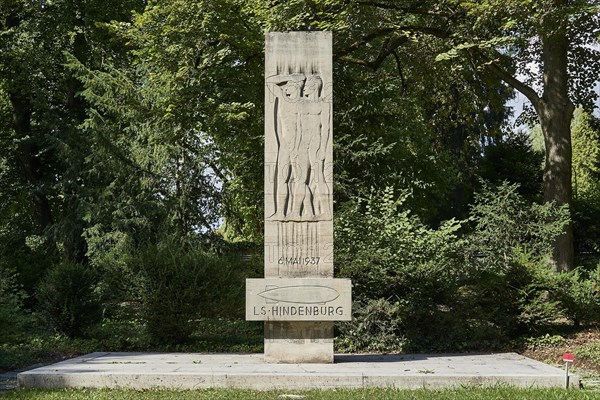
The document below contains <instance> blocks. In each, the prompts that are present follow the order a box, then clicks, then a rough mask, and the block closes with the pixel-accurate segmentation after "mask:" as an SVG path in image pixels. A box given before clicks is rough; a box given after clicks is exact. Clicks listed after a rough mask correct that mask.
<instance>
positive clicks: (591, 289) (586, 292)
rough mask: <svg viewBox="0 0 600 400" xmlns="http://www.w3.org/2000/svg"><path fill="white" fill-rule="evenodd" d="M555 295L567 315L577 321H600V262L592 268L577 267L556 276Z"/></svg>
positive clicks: (577, 323) (578, 322) (576, 322)
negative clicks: (589, 269)
mask: <svg viewBox="0 0 600 400" xmlns="http://www.w3.org/2000/svg"><path fill="white" fill-rule="evenodd" d="M554 287H555V289H554V293H553V294H554V296H555V298H556V299H557V300H558V301H559V302H560V304H561V306H562V308H563V309H564V313H565V316H567V317H569V318H570V319H572V320H573V322H575V324H576V325H579V324H580V323H598V322H600V264H598V266H597V267H596V268H595V269H593V270H591V271H586V270H585V269H583V268H576V269H575V270H573V271H571V272H565V273H561V274H556V275H555V276H554Z"/></svg>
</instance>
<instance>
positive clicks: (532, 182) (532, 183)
mask: <svg viewBox="0 0 600 400" xmlns="http://www.w3.org/2000/svg"><path fill="white" fill-rule="evenodd" d="M543 159H544V153H543V150H542V151H538V150H535V149H534V148H533V146H532V144H531V142H530V139H529V137H528V136H527V133H526V131H518V132H515V133H513V134H509V135H506V136H503V137H502V138H498V139H496V140H495V141H493V142H492V143H490V144H488V145H487V146H485V147H484V157H483V159H482V160H481V164H480V166H479V168H478V172H479V175H480V177H481V178H482V179H483V180H485V181H487V182H490V183H492V184H495V185H499V184H501V183H502V182H510V183H514V184H518V185H519V194H521V195H522V196H524V197H525V198H526V199H527V200H529V201H539V200H541V193H542V165H543Z"/></svg>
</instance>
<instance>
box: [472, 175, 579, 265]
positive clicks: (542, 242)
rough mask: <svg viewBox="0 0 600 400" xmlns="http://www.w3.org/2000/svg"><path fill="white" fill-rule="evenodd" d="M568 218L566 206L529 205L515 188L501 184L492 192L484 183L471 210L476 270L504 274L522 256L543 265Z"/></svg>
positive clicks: (514, 186)
mask: <svg viewBox="0 0 600 400" xmlns="http://www.w3.org/2000/svg"><path fill="white" fill-rule="evenodd" d="M568 218H569V213H568V208H567V207H566V206H562V207H558V206H556V205H554V204H553V203H544V204H537V203H528V202H527V201H526V200H525V199H524V198H523V197H521V196H520V195H519V194H518V185H516V184H509V183H507V182H504V183H502V184H500V185H499V186H498V187H497V189H493V188H492V187H490V186H489V185H488V184H487V183H483V188H482V190H481V191H480V192H479V193H477V194H476V195H475V203H474V205H473V206H472V208H471V217H470V219H471V221H472V223H474V224H475V227H474V234H473V235H472V236H471V246H472V247H473V252H474V253H476V255H477V256H478V257H476V258H475V260H474V263H475V265H476V266H477V267H478V268H493V269H495V270H502V269H504V270H507V269H508V268H510V265H511V260H513V259H515V257H516V258H518V257H520V255H521V254H526V255H527V256H528V257H529V258H532V259H533V260H538V261H545V258H546V257H547V256H548V254H549V252H550V249H551V248H552V244H553V241H554V238H555V237H556V236H558V235H559V234H560V233H562V232H563V229H564V228H565V226H566V224H567V222H568Z"/></svg>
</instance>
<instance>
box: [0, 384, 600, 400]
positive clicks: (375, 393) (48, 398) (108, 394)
mask: <svg viewBox="0 0 600 400" xmlns="http://www.w3.org/2000/svg"><path fill="white" fill-rule="evenodd" d="M2 399H3V400H29V399H42V400H59V399H60V400H63V399H66V400H69V399H72V400H84V399H86V400H87V399H96V400H104V399H106V400H113V399H119V400H137V399H144V400H146V399H151V400H152V399H154V400H172V399H211V400H212V399H261V400H262V399H278V400H279V399H305V400H311V399H323V400H326V399H332V400H334V399H335V400H338V399H339V400H342V399H344V400H346V399H350V400H351V399H390V400H392V399H393V400H402V399H406V400H421V399H422V400H430V399H440V400H441V399H444V400H447V399H448V400H449V399H452V400H454V399H456V400H475V399H486V400H487V399H507V400H513V399H514V400H538V399H539V400H553V399H600V392H590V391H583V390H568V391H567V390H564V389H516V388H510V387H498V388H488V389H481V388H463V389H446V390H437V391H433V390H414V391H413V390H394V389H354V390H349V389H344V390H324V391H317V390H311V391H268V392H259V391H252V390H239V389H208V390H195V391H190V390H187V391H175V390H144V391H134V390H73V389H68V390H24V389H22V390H15V391H11V392H8V393H7V394H6V395H4V396H2Z"/></svg>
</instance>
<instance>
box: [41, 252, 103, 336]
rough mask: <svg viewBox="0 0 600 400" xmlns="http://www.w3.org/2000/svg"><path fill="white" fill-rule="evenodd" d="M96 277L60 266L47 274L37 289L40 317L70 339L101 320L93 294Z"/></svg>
mask: <svg viewBox="0 0 600 400" xmlns="http://www.w3.org/2000/svg"><path fill="white" fill-rule="evenodd" d="M96 282H97V277H96V274H95V273H94V272H93V271H92V270H90V269H89V268H88V267H86V266H85V265H82V264H77V263H72V262H66V261H65V262H62V263H59V264H57V265H55V266H54V267H52V269H51V270H50V271H49V272H48V274H46V276H45V277H44V278H43V280H42V281H41V283H40V284H39V285H38V288H37V298H38V302H39V306H40V308H41V310H42V312H43V314H44V315H45V316H46V317H47V319H48V321H49V322H50V323H51V325H52V327H53V328H54V329H55V330H56V331H57V332H60V333H63V334H65V335H67V336H69V337H76V336H81V335H82V334H83V332H84V330H85V329H86V328H88V327H91V326H92V325H94V324H96V323H98V322H99V321H100V319H101V316H102V313H101V307H100V303H99V301H98V299H97V296H96V294H95V293H94V287H95V284H96Z"/></svg>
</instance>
